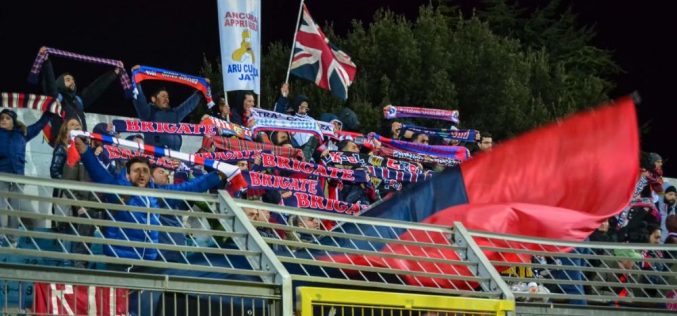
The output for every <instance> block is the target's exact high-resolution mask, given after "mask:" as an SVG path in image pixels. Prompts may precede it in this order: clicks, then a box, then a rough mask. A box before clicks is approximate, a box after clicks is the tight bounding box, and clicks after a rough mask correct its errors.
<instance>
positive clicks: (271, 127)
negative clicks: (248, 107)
mask: <svg viewBox="0 0 677 316" xmlns="http://www.w3.org/2000/svg"><path fill="white" fill-rule="evenodd" d="M270 131H283V132H288V133H308V134H313V135H315V137H317V139H318V140H321V139H322V131H321V130H320V127H319V125H318V124H317V121H311V120H299V121H289V120H279V119H273V118H257V119H254V126H253V127H252V133H253V134H256V133H258V132H270Z"/></svg>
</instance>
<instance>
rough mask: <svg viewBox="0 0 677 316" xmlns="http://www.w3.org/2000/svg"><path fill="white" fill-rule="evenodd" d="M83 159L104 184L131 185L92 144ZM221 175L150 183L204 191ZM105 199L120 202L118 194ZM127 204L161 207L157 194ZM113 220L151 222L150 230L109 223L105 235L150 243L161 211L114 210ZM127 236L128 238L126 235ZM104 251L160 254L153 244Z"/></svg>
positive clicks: (154, 238)
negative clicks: (99, 158) (98, 156)
mask: <svg viewBox="0 0 677 316" xmlns="http://www.w3.org/2000/svg"><path fill="white" fill-rule="evenodd" d="M81 161H82V163H83V164H84V165H85V168H86V169H87V172H89V175H90V177H91V178H92V180H93V181H94V182H97V183H104V184H114V185H122V186H132V183H131V182H129V180H127V178H126V177H124V176H121V177H117V178H115V177H114V176H113V175H111V174H110V173H109V172H108V171H107V170H106V169H104V168H103V166H101V164H100V163H99V162H98V161H97V159H96V157H95V156H94V152H93V151H92V150H91V148H88V149H87V151H86V152H85V153H84V154H82V155H81ZM219 181H220V178H219V176H218V174H217V173H216V172H212V173H209V174H206V175H203V176H201V177H198V178H195V179H194V180H192V181H188V182H184V183H181V184H176V185H163V186H160V185H155V184H154V183H153V182H150V183H149V184H148V188H154V189H155V188H156V189H163V190H170V191H183V192H205V191H207V190H209V189H210V188H212V187H214V186H216V185H218V184H219ZM104 199H105V200H106V201H107V202H109V203H120V202H121V201H120V199H119V198H118V197H117V196H116V195H106V196H104ZM124 204H125V205H127V206H139V207H140V208H160V203H159V201H158V200H157V199H156V198H154V197H149V196H130V197H128V198H127V200H126V201H125V203H124ZM111 214H112V216H113V220H115V221H119V222H131V223H138V224H145V225H148V230H142V229H130V228H119V227H106V228H105V230H104V236H105V237H106V238H111V239H122V240H129V241H140V242H147V243H158V241H159V232H158V231H155V230H152V229H151V226H152V225H160V219H159V215H158V214H152V213H149V212H143V211H132V212H129V211H111ZM125 236H127V238H125ZM104 253H105V254H106V255H108V256H119V257H122V258H131V259H140V258H143V259H145V260H155V259H156V258H157V253H158V252H157V249H152V248H133V247H123V246H107V247H105V248H104Z"/></svg>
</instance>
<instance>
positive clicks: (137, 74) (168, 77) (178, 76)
mask: <svg viewBox="0 0 677 316" xmlns="http://www.w3.org/2000/svg"><path fill="white" fill-rule="evenodd" d="M144 80H162V81H169V82H174V83H179V84H183V85H187V86H189V87H192V88H194V89H196V90H198V91H200V92H202V95H204V97H205V100H207V106H208V107H209V108H210V109H211V108H212V106H214V100H212V92H211V91H212V89H211V86H210V85H209V83H208V82H207V80H205V78H202V77H196V76H193V75H188V74H184V73H180V72H176V71H171V70H165V69H161V68H155V67H149V66H141V67H139V68H138V69H135V70H134V71H132V85H133V86H134V97H135V98H136V95H137V94H138V93H139V91H138V87H137V86H136V85H137V84H138V83H140V82H142V81H144Z"/></svg>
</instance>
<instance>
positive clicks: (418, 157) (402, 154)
mask: <svg viewBox="0 0 677 316" xmlns="http://www.w3.org/2000/svg"><path fill="white" fill-rule="evenodd" d="M375 153H376V154H378V155H380V156H386V157H391V158H394V159H398V160H407V161H411V162H418V163H435V164H439V165H442V166H445V167H453V166H458V164H460V163H461V162H460V161H458V160H456V159H453V158H444V157H435V156H429V155H425V154H419V153H413V152H409V151H405V150H399V149H393V148H388V147H381V148H379V149H377V150H376V151H375Z"/></svg>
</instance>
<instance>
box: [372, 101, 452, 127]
mask: <svg viewBox="0 0 677 316" xmlns="http://www.w3.org/2000/svg"><path fill="white" fill-rule="evenodd" d="M383 117H385V118H386V119H396V118H405V117H415V118H426V119H435V120H444V121H449V122H452V123H454V124H458V123H459V119H458V111H457V110H442V109H427V108H420V107H412V106H394V105H386V106H385V107H383Z"/></svg>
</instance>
